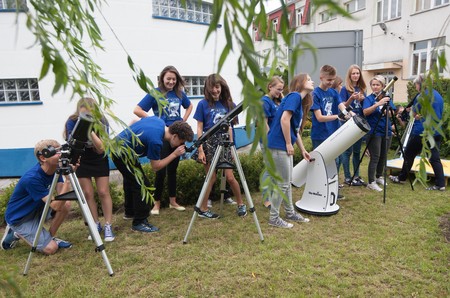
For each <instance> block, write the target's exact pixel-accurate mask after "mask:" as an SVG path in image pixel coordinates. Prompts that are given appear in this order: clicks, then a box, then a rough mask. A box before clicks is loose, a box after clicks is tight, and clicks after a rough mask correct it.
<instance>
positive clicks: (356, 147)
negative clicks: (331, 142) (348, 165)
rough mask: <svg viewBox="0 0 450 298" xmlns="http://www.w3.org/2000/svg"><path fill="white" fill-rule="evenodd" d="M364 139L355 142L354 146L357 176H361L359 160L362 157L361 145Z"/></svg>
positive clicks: (354, 166) (355, 172) (354, 168)
mask: <svg viewBox="0 0 450 298" xmlns="http://www.w3.org/2000/svg"><path fill="white" fill-rule="evenodd" d="M362 142H363V139H362V138H361V139H359V140H358V141H356V143H355V144H353V146H352V151H353V157H352V158H353V173H354V175H355V177H359V160H360V159H361V145H362Z"/></svg>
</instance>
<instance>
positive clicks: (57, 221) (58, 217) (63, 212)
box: [48, 201, 71, 237]
mask: <svg viewBox="0 0 450 298" xmlns="http://www.w3.org/2000/svg"><path fill="white" fill-rule="evenodd" d="M70 206H71V204H70V201H66V202H65V203H64V205H62V206H61V207H60V208H59V209H53V210H54V211H56V213H55V215H54V216H53V219H52V223H51V225H50V228H49V229H48V231H49V232H50V234H51V235H52V236H53V237H55V235H56V232H57V231H58V229H59V227H60V226H61V224H62V223H63V222H64V220H65V219H66V218H67V215H68V214H69V212H70Z"/></svg>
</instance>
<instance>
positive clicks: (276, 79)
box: [267, 76, 284, 102]
mask: <svg viewBox="0 0 450 298" xmlns="http://www.w3.org/2000/svg"><path fill="white" fill-rule="evenodd" d="M279 83H281V84H283V87H284V81H283V79H282V78H281V77H279V76H273V77H272V79H271V80H270V81H269V84H267V92H270V88H272V87H275V86H276V85H277V84H279ZM283 97H284V95H283V92H281V94H280V96H279V98H273V99H274V100H278V101H279V102H281V100H282V99H283Z"/></svg>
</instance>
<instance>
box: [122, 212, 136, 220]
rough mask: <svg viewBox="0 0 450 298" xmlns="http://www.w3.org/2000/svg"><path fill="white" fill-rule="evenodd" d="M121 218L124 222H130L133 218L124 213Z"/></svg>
mask: <svg viewBox="0 0 450 298" xmlns="http://www.w3.org/2000/svg"><path fill="white" fill-rule="evenodd" d="M122 218H123V219H125V220H132V219H133V218H134V216H132V215H128V214H126V213H125V214H124V215H123V217H122Z"/></svg>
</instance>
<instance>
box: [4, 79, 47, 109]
mask: <svg viewBox="0 0 450 298" xmlns="http://www.w3.org/2000/svg"><path fill="white" fill-rule="evenodd" d="M11 81H13V82H14V88H11V85H9V88H8V84H10V83H11ZM24 81H26V85H27V86H26V88H24V86H23V83H24ZM21 83H22V84H21ZM34 84H36V86H34ZM26 93H28V94H27V95H28V100H22V98H23V95H24V94H26ZM9 94H15V100H11V99H9V97H10V96H11V95H9ZM35 97H37V98H38V99H34V98H35ZM30 104H32V105H33V104H42V100H41V95H40V92H39V80H38V79H37V78H5V79H1V78H0V106H8V105H30Z"/></svg>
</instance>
